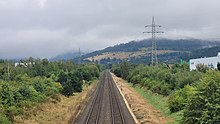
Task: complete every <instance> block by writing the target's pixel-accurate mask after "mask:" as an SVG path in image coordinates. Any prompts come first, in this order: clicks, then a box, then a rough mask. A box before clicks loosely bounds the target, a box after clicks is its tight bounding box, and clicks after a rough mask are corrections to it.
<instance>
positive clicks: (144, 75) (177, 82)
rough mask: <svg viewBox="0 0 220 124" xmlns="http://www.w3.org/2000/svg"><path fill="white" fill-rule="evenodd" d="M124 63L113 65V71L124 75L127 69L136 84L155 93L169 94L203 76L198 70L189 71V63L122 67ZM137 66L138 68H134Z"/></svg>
mask: <svg viewBox="0 0 220 124" xmlns="http://www.w3.org/2000/svg"><path fill="white" fill-rule="evenodd" d="M121 66H122V64H120V65H118V66H116V65H115V66H113V68H112V71H113V72H114V73H116V75H120V74H121V75H122V70H125V71H126V73H127V74H126V75H127V76H126V77H124V79H127V80H128V81H129V82H132V83H133V84H134V85H140V86H141V87H145V88H146V89H148V90H151V91H152V92H154V93H158V94H161V95H169V94H170V92H171V91H172V90H176V89H180V88H183V87H184V86H185V85H193V84H195V82H196V81H198V80H199V79H200V77H201V73H199V72H197V71H192V72H190V71H189V65H187V63H183V64H181V65H180V64H175V65H173V66H172V69H170V68H168V66H167V65H166V64H160V65H157V66H144V65H139V66H137V67H136V66H133V67H131V66H132V65H130V66H128V67H129V68H130V69H127V70H126V69H123V68H121ZM134 67H136V68H134Z"/></svg>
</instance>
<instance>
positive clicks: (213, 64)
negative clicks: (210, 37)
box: [190, 52, 220, 70]
mask: <svg viewBox="0 0 220 124" xmlns="http://www.w3.org/2000/svg"><path fill="white" fill-rule="evenodd" d="M218 62H220V52H219V53H218V55H217V56H216V57H208V58H200V59H190V70H195V69H196V66H197V65H198V64H204V65H206V66H207V67H209V68H212V69H217V64H218Z"/></svg>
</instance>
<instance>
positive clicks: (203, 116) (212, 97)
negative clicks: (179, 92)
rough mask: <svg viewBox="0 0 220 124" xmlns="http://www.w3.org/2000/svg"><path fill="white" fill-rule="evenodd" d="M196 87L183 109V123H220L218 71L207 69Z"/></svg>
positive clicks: (219, 79)
mask: <svg viewBox="0 0 220 124" xmlns="http://www.w3.org/2000/svg"><path fill="white" fill-rule="evenodd" d="M197 89H198V90H197V92H196V93H195V95H193V96H192V97H191V98H190V100H189V101H188V102H187V105H186V108H185V109H184V114H183V123H187V124H197V123H207V124H218V123H220V73H219V72H216V71H208V72H207V74H205V76H203V77H202V79H201V81H200V83H198V88H197Z"/></svg>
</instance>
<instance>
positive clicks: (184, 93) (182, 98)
mask: <svg viewBox="0 0 220 124" xmlns="http://www.w3.org/2000/svg"><path fill="white" fill-rule="evenodd" d="M195 92H196V89H195V88H194V87H192V86H189V85H186V86H185V87H184V88H183V89H180V90H177V91H175V92H174V93H173V94H171V95H170V97H169V99H168V106H169V109H170V111H171V112H177V111H180V110H183V109H184V107H185V106H186V103H187V102H188V100H189V98H190V97H191V96H192V95H193V94H195Z"/></svg>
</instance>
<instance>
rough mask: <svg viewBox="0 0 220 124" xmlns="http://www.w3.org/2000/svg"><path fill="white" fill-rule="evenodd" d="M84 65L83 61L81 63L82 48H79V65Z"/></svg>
mask: <svg viewBox="0 0 220 124" xmlns="http://www.w3.org/2000/svg"><path fill="white" fill-rule="evenodd" d="M81 63H82V61H81V50H80V48H79V60H78V64H79V65H80V64H81Z"/></svg>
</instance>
